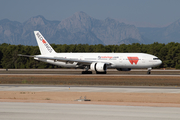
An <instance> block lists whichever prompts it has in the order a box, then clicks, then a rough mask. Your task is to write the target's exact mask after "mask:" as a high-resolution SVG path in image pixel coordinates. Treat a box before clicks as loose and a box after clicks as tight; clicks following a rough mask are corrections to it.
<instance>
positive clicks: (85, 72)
mask: <svg viewBox="0 0 180 120" xmlns="http://www.w3.org/2000/svg"><path fill="white" fill-rule="evenodd" d="M82 74H92V71H82Z"/></svg>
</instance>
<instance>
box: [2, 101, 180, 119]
mask: <svg viewBox="0 0 180 120" xmlns="http://www.w3.org/2000/svg"><path fill="white" fill-rule="evenodd" d="M0 106H1V107H0V120H120V119H121V120H179V119H180V114H179V113H180V108H173V107H138V106H133V107H132V106H114V105H84V104H52V103H11V102H1V103H0Z"/></svg>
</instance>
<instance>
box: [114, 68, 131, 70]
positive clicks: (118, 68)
mask: <svg viewBox="0 0 180 120" xmlns="http://www.w3.org/2000/svg"><path fill="white" fill-rule="evenodd" d="M116 69H117V70H118V71H131V68H116Z"/></svg>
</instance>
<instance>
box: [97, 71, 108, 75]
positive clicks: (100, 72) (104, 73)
mask: <svg viewBox="0 0 180 120" xmlns="http://www.w3.org/2000/svg"><path fill="white" fill-rule="evenodd" d="M96 74H106V71H104V72H97V71H96Z"/></svg>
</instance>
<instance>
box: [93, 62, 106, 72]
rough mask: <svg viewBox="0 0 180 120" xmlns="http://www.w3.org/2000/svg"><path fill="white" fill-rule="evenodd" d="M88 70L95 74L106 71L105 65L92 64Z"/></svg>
mask: <svg viewBox="0 0 180 120" xmlns="http://www.w3.org/2000/svg"><path fill="white" fill-rule="evenodd" d="M90 69H91V70H93V71H96V72H105V71H106V70H107V65H106V64H105V63H92V64H91V65H90Z"/></svg>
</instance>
